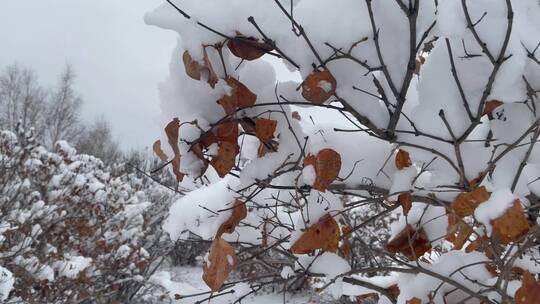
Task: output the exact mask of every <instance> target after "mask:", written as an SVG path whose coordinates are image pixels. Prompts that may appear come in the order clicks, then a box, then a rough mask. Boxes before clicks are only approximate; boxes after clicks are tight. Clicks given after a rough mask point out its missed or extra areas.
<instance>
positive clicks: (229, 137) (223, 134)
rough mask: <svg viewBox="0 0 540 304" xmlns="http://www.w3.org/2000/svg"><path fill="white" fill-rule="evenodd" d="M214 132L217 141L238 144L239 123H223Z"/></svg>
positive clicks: (233, 121) (232, 121)
mask: <svg viewBox="0 0 540 304" xmlns="http://www.w3.org/2000/svg"><path fill="white" fill-rule="evenodd" d="M212 132H213V133H214V135H215V137H216V139H217V141H226V142H230V143H233V144H236V143H237V142H238V123H237V122H236V121H235V120H231V121H225V122H222V123H221V124H219V125H218V126H216V127H215V128H214V129H213V130H212Z"/></svg>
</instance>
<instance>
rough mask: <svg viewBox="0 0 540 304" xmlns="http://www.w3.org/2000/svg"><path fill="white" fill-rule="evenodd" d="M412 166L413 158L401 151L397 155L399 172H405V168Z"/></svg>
mask: <svg viewBox="0 0 540 304" xmlns="http://www.w3.org/2000/svg"><path fill="white" fill-rule="evenodd" d="M411 165H412V163H411V157H410V156H409V152H407V151H405V150H403V149H399V150H398V152H397V153H396V168H398V169H399V170H403V169H405V168H408V167H410V166H411Z"/></svg>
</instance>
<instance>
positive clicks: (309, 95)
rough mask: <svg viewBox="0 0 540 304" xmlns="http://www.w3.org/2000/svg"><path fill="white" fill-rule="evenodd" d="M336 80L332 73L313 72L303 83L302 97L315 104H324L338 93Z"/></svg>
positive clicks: (325, 71) (324, 71)
mask: <svg viewBox="0 0 540 304" xmlns="http://www.w3.org/2000/svg"><path fill="white" fill-rule="evenodd" d="M336 86H337V84H336V79H335V78H334V76H332V74H331V73H330V71H328V70H323V71H320V72H318V71H317V72H313V73H311V74H309V75H308V77H306V79H305V80H304V82H302V96H304V98H305V99H306V100H308V101H311V102H312V103H315V104H323V103H324V102H325V101H326V100H327V99H328V98H330V97H331V96H332V95H334V93H335V92H336Z"/></svg>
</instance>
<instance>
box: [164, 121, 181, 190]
mask: <svg viewBox="0 0 540 304" xmlns="http://www.w3.org/2000/svg"><path fill="white" fill-rule="evenodd" d="M179 130H180V121H179V120H178V118H175V119H173V120H172V121H171V122H170V123H169V124H167V126H166V127H165V133H166V134H167V139H168V141H169V145H170V146H171V148H172V150H173V152H174V158H173V159H172V162H171V165H172V168H173V173H174V176H176V182H177V183H180V182H181V181H182V180H183V179H184V174H183V173H182V172H180V149H179V147H178V136H179Z"/></svg>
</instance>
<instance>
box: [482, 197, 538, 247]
mask: <svg viewBox="0 0 540 304" xmlns="http://www.w3.org/2000/svg"><path fill="white" fill-rule="evenodd" d="M491 225H493V236H494V237H496V238H497V239H498V240H499V242H500V243H501V244H508V243H510V242H512V241H517V240H518V239H519V238H520V237H522V236H524V235H525V234H527V232H529V222H528V221H527V218H526V217H525V213H524V212H523V207H522V206H521V202H520V201H519V199H516V200H515V201H514V203H513V205H512V207H510V208H508V209H507V210H506V212H505V213H504V214H503V215H502V216H500V217H498V218H496V219H494V220H492V221H491Z"/></svg>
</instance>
